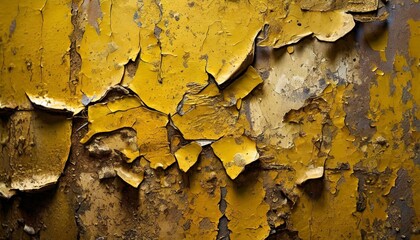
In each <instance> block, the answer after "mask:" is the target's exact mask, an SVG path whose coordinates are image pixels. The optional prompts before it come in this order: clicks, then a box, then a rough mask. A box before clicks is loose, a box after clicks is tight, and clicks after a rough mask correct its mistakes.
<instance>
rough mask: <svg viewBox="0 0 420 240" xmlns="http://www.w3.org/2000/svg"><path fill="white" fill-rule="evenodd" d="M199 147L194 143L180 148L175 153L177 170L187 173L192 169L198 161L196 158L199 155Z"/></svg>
mask: <svg viewBox="0 0 420 240" xmlns="http://www.w3.org/2000/svg"><path fill="white" fill-rule="evenodd" d="M201 149H202V148H201V146H200V144H198V143H196V142H191V143H189V144H187V145H185V146H182V147H181V148H180V149H178V150H177V151H176V152H175V157H176V160H177V162H178V166H179V168H180V169H181V170H182V171H184V172H187V171H188V169H190V167H192V166H193V165H194V164H195V163H196V162H197V159H198V156H199V155H200V153H201Z"/></svg>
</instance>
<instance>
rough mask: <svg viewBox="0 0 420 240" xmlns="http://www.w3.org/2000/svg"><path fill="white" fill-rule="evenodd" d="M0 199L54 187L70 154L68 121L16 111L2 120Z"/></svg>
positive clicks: (62, 118) (41, 113)
mask: <svg viewBox="0 0 420 240" xmlns="http://www.w3.org/2000/svg"><path fill="white" fill-rule="evenodd" d="M1 128H2V129H1V130H0V132H1V139H2V144H1V145H2V146H1V155H0V156H1V161H0V162H1V165H0V166H1V169H0V175H1V176H0V179H1V182H0V190H1V192H0V193H1V195H3V196H5V197H10V196H11V195H12V193H13V192H10V190H12V191H13V190H19V191H31V190H37V189H41V188H43V187H46V186H49V185H51V184H54V183H55V182H56V181H57V180H58V178H59V177H60V175H61V173H62V171H63V169H64V166H65V163H66V161H67V158H68V154H69V151H70V145H71V142H70V136H71V120H69V119H67V118H66V117H65V116H59V115H53V114H49V113H46V112H34V111H18V112H16V113H14V114H13V115H11V116H10V117H9V118H6V119H2V125H1Z"/></svg>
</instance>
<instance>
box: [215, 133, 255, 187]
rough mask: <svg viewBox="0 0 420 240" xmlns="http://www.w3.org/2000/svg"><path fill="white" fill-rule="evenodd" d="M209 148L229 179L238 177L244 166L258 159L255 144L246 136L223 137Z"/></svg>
mask: <svg viewBox="0 0 420 240" xmlns="http://www.w3.org/2000/svg"><path fill="white" fill-rule="evenodd" d="M211 147H212V148H213V151H214V153H215V154H216V156H217V157H218V158H219V159H220V160H221V161H222V163H223V166H224V167H225V169H226V173H227V174H228V175H229V177H230V178H231V179H235V178H236V177H238V175H239V174H240V173H241V172H242V171H243V170H244V168H245V166H246V165H248V164H250V163H252V162H254V161H256V160H257V159H258V157H259V154H258V151H257V147H256V143H255V142H254V141H253V140H251V139H249V138H248V137H246V136H241V137H236V138H235V137H223V138H222V139H220V140H219V141H217V142H215V143H213V144H212V145H211Z"/></svg>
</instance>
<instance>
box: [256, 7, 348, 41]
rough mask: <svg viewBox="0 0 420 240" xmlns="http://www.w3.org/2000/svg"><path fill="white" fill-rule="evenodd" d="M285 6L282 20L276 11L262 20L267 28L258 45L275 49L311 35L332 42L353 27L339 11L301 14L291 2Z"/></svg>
mask: <svg viewBox="0 0 420 240" xmlns="http://www.w3.org/2000/svg"><path fill="white" fill-rule="evenodd" d="M288 7H289V9H288V11H287V13H286V16H285V17H279V16H278V15H280V16H281V11H282V10H280V14H278V13H277V12H276V14H274V15H273V16H270V15H269V17H267V18H266V22H267V24H269V29H268V33H267V36H266V38H265V39H264V40H263V41H261V42H260V43H259V45H260V46H272V47H275V48H279V47H282V46H285V45H288V44H292V43H296V42H298V41H299V40H300V39H302V38H304V37H306V36H308V35H311V34H313V35H314V37H316V38H317V39H319V40H321V41H328V42H334V41H336V40H337V39H339V38H341V37H343V36H344V35H345V34H347V33H348V32H350V31H351V30H352V29H353V27H354V26H355V23H354V20H353V17H352V15H350V14H347V13H345V12H343V11H327V12H315V11H314V12H313V11H303V10H301V8H300V7H299V6H298V5H296V4H295V3H290V5H289V6H288ZM283 11H284V10H283Z"/></svg>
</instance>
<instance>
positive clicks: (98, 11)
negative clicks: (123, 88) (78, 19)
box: [76, 0, 140, 102]
mask: <svg viewBox="0 0 420 240" xmlns="http://www.w3.org/2000/svg"><path fill="white" fill-rule="evenodd" d="M137 8H138V6H137V1H136V0H126V1H119V2H118V3H115V4H114V2H113V1H112V0H101V1H99V0H92V1H90V0H84V1H83V2H82V3H81V4H80V6H79V10H80V11H81V12H82V14H83V15H84V16H85V17H84V20H85V21H84V22H83V23H82V26H81V27H82V28H83V29H84V34H83V38H82V39H81V40H80V42H77V43H76V44H77V52H78V53H79V54H80V57H81V60H82V67H81V70H80V83H79V85H80V86H79V88H78V92H81V93H83V94H84V95H86V96H87V97H88V98H89V99H91V101H93V102H94V101H97V100H99V99H101V98H102V97H103V96H104V95H105V93H106V91H107V90H109V89H110V88H111V87H112V86H114V85H117V84H119V83H120V82H121V79H122V76H123V73H124V65H125V64H126V63H127V62H128V61H129V60H134V59H135V58H136V57H137V54H138V52H139V50H140V43H139V41H140V38H139V32H140V30H139V28H138V26H137V24H136V22H135V21H134V20H133V16H134V15H135V13H136V12H137ZM80 99H81V97H80Z"/></svg>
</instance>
